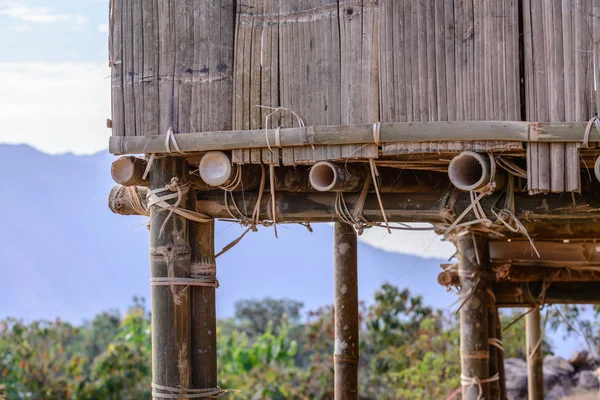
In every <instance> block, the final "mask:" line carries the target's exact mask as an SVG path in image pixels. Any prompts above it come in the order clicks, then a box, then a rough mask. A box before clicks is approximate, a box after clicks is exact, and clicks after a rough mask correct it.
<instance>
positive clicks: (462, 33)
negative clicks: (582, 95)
mask: <svg viewBox="0 0 600 400" xmlns="http://www.w3.org/2000/svg"><path fill="white" fill-rule="evenodd" d="M380 13H381V14H382V15H381V18H380V24H381V28H380V29H381V33H380V38H381V39H380V47H381V50H380V59H381V66H380V68H381V70H380V82H381V84H380V87H381V104H380V115H381V119H382V121H384V122H391V121H398V122H403V121H407V122H413V121H414V122H417V121H466V120H517V121H518V120H520V119H521V115H520V84H519V79H520V77H519V55H518V47H519V41H518V23H517V22H518V9H517V2H516V1H501V2H498V1H496V0H485V1H476V2H474V1H467V2H460V3H456V2H453V1H452V0H440V1H438V0H425V1H417V0H404V1H402V0H401V1H385V2H382V5H381V6H380ZM427 136H429V135H428V134H427V133H424V135H423V137H427ZM431 137H432V138H433V137H434V135H431ZM482 138H483V135H482ZM394 146H395V145H393V144H383V146H382V150H383V152H384V154H386V153H388V154H393V151H394V150H395V149H394ZM442 151H443V150H442Z"/></svg>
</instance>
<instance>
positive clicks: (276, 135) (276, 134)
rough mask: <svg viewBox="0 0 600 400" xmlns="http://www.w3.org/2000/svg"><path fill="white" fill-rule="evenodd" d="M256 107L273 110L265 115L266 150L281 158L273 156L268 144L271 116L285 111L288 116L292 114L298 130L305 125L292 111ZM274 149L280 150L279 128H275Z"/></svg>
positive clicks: (281, 108) (261, 106) (279, 108)
mask: <svg viewBox="0 0 600 400" xmlns="http://www.w3.org/2000/svg"><path fill="white" fill-rule="evenodd" d="M256 107H259V108H265V109H268V110H273V111H272V112H270V113H269V114H267V116H266V117H265V141H266V142H267V148H268V149H269V151H271V153H273V155H274V156H276V157H279V158H281V156H280V155H279V154H275V152H274V151H273V149H272V148H271V143H269V120H270V119H271V117H272V116H273V115H275V114H280V113H281V112H282V111H287V112H289V113H290V114H292V115H293V116H294V118H296V121H297V122H298V126H299V127H300V128H305V127H306V125H305V124H304V120H303V119H302V117H300V115H298V114H297V113H296V112H294V111H293V110H291V109H289V108H285V107H269V106H263V105H260V104H259V105H257V106H256ZM275 147H277V148H281V126H278V127H277V128H275ZM311 147H312V148H313V150H314V149H315V147H314V145H313V144H312V143H311Z"/></svg>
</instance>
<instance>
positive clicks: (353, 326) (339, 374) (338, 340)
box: [333, 222, 359, 400]
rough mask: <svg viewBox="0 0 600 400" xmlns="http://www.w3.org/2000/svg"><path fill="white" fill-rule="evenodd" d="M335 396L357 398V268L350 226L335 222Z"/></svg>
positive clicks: (353, 233)
mask: <svg viewBox="0 0 600 400" xmlns="http://www.w3.org/2000/svg"><path fill="white" fill-rule="evenodd" d="M334 230H335V234H334V235H335V238H334V245H335V249H334V254H335V255H334V258H335V303H334V304H335V349H334V353H333V358H334V371H335V399H336V400H350V399H354V400H356V399H358V328H359V322H358V269H357V241H356V234H355V232H354V229H353V228H352V227H351V226H350V225H348V224H345V223H340V222H336V223H335V228H334Z"/></svg>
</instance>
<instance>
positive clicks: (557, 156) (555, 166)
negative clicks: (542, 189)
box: [550, 143, 566, 193]
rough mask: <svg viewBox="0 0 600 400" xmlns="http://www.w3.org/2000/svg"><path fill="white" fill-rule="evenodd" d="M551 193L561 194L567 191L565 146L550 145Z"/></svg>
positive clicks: (559, 144)
mask: <svg viewBox="0 0 600 400" xmlns="http://www.w3.org/2000/svg"><path fill="white" fill-rule="evenodd" d="M550 160H551V161H550V191H551V192H552V193H561V192H564V191H565V171H566V168H565V144H564V143H551V144H550Z"/></svg>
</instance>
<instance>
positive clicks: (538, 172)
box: [522, 0, 600, 193]
mask: <svg viewBox="0 0 600 400" xmlns="http://www.w3.org/2000/svg"><path fill="white" fill-rule="evenodd" d="M594 7H595V6H593V5H592V2H591V1H582V0H556V1H542V0H525V1H524V2H523V10H522V13H523V40H524V52H523V57H524V69H523V73H524V82H525V98H526V102H525V118H526V119H527V120H529V121H553V122H558V121H587V120H589V119H590V118H591V117H592V116H594V115H595V114H596V106H597V104H596V103H597V101H596V99H595V98H594V95H593V94H594V87H595V81H596V80H597V77H595V76H594V62H593V58H594V50H596V49H595V48H594V46H595V43H597V41H598V40H599V38H600V31H598V32H597V31H595V30H594V29H593V26H596V24H597V22H596V20H597V19H598V16H596V15H594ZM578 154H579V146H578V145H577V144H575V143H567V144H565V145H559V144H544V143H537V144H530V145H529V146H528V167H529V168H528V178H529V181H530V185H529V189H530V191H531V192H532V193H546V192H555V193H556V192H562V191H567V192H575V191H579V188H580V183H579V180H580V170H579V162H578Z"/></svg>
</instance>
